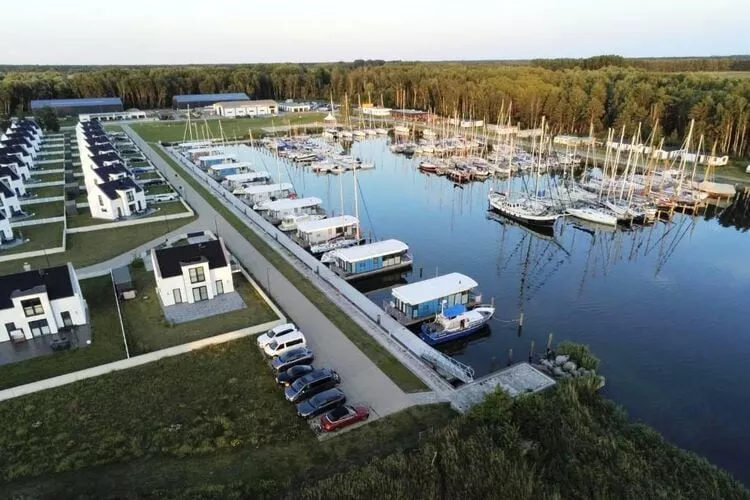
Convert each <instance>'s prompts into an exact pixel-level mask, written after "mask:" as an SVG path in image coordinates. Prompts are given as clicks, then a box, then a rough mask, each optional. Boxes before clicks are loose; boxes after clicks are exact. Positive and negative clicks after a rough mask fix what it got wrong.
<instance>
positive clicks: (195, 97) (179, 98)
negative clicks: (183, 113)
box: [172, 92, 250, 109]
mask: <svg viewBox="0 0 750 500" xmlns="http://www.w3.org/2000/svg"><path fill="white" fill-rule="evenodd" d="M247 100H250V97H248V95H247V94H245V93H244V92H234V93H226V94H184V95H176V96H173V97H172V107H173V108H175V109H186V108H187V107H188V106H190V107H191V108H203V107H205V106H212V105H214V104H216V103H217V102H227V101H247Z"/></svg>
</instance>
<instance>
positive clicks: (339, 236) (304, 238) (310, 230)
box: [293, 215, 361, 253]
mask: <svg viewBox="0 0 750 500" xmlns="http://www.w3.org/2000/svg"><path fill="white" fill-rule="evenodd" d="M360 234H361V231H360V227H359V219H357V218H356V217H354V216H351V215H340V216H338V217H331V218H329V219H322V220H316V221H305V222H300V223H299V224H297V234H296V235H295V236H294V238H293V239H294V241H296V242H297V244H298V245H300V246H301V247H302V248H311V247H319V246H321V245H322V244H325V243H329V242H333V241H344V240H346V241H351V242H352V245H354V244H356V243H357V242H358V241H359V240H360ZM333 248H334V247H332V248H331V249H333ZM321 253H322V252H321Z"/></svg>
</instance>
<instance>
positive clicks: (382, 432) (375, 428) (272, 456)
mask: <svg viewBox="0 0 750 500" xmlns="http://www.w3.org/2000/svg"><path fill="white" fill-rule="evenodd" d="M454 418H455V413H454V412H453V411H452V410H450V409H449V408H448V407H446V406H429V407H418V408H413V409H410V410H408V411H406V412H402V413H399V414H396V415H393V416H391V417H389V418H386V419H383V420H381V421H379V422H374V423H372V424H369V425H366V426H364V427H362V428H360V429H356V430H353V431H351V432H348V433H345V434H342V435H341V436H339V437H337V438H335V439H331V440H327V441H324V442H319V441H318V440H317V439H315V437H314V435H313V433H311V432H310V430H309V429H308V428H307V426H306V425H305V423H304V421H303V420H301V419H299V418H297V417H296V415H295V414H294V405H292V404H290V403H288V402H286V401H285V400H284V397H283V393H282V391H281V389H280V388H279V387H278V386H276V385H275V384H274V381H273V378H272V377H271V374H270V371H269V369H268V366H267V365H266V361H265V359H264V358H263V357H262V354H261V353H260V352H259V351H258V349H257V347H256V346H255V345H254V341H253V339H241V340H237V341H234V342H230V343H227V344H222V345H219V346H212V347H208V348H205V349H201V350H199V351H195V352H192V353H189V354H184V355H181V356H176V357H173V358H167V359H164V360H161V361H159V362H156V363H152V364H149V365H145V366H142V367H137V368H133V369H131V370H127V371H123V372H117V373H113V374H109V375H104V376H101V377H97V378H95V379H90V380H85V381H82V382H78V383H75V384H71V385H68V386H64V387H59V388H56V389H51V390H48V391H44V392H41V393H37V394H32V395H29V396H25V397H22V398H17V399H14V400H10V401H6V402H3V403H0V419H2V421H3V422H4V425H3V426H2V427H0V447H2V449H3V453H2V454H1V455H0V473H2V477H3V479H4V480H5V481H10V480H13V479H16V481H15V482H10V483H8V482H6V483H5V484H3V485H2V487H1V488H2V489H3V491H6V493H7V494H8V495H9V496H11V497H20V496H23V497H24V498H48V497H56V498H69V497H86V498H123V497H127V498H143V497H146V496H150V495H155V494H156V496H160V497H164V496H163V495H158V494H157V492H159V491H170V490H173V491H174V490H175V489H177V490H179V491H189V490H190V489H192V488H202V487H204V486H205V485H206V484H207V483H208V484H230V483H231V484H235V485H236V484H237V483H238V482H241V483H242V484H247V485H249V486H250V487H251V488H252V491H251V492H250V494H248V495H246V497H247V498H259V497H268V498H279V497H280V496H282V495H279V492H280V491H283V489H285V488H286V487H289V486H292V485H298V484H300V483H301V482H303V481H307V480H312V479H316V478H319V477H325V476H327V475H329V474H331V473H332V472H333V471H335V470H342V469H347V468H350V467H352V466H356V465H358V464H364V463H367V462H369V461H370V460H371V459H372V458H373V457H377V456H382V455H386V454H389V453H392V452H395V451H397V450H401V449H404V448H410V447H413V446H416V445H417V444H418V443H419V441H420V440H421V439H422V434H423V431H425V430H429V429H431V428H436V427H440V426H442V425H445V424H446V423H447V422H449V421H451V420H452V419H454ZM36 422H39V424H36V425H35V423H36ZM262 492H264V493H265V494H263V493H262ZM274 492H275V493H276V494H275V495H274ZM178 496H179V495H178ZM189 496H191V495H185V496H181V498H185V497H189ZM169 497H170V498H176V497H177V496H169ZM210 497H211V498H223V496H222V495H221V492H220V491H217V492H214V495H212V496H210ZM204 498H208V497H204Z"/></svg>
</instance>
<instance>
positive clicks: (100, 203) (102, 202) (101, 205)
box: [99, 195, 104, 207]
mask: <svg viewBox="0 0 750 500" xmlns="http://www.w3.org/2000/svg"><path fill="white" fill-rule="evenodd" d="M99 206H100V207H103V206H104V200H102V196H101V195H99Z"/></svg>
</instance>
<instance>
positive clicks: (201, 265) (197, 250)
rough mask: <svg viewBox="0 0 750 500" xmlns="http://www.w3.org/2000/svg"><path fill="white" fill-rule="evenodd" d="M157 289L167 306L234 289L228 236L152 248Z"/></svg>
mask: <svg viewBox="0 0 750 500" xmlns="http://www.w3.org/2000/svg"><path fill="white" fill-rule="evenodd" d="M151 262H152V264H153V267H154V277H155V278H156V291H157V293H158V294H159V298H160V299H161V302H162V304H164V306H172V305H175V304H182V303H188V304H192V303H194V302H200V301H203V300H211V299H213V298H214V297H216V296H217V295H221V294H223V293H230V292H233V291H234V283H233V282H232V268H231V265H230V262H229V254H228V252H227V249H226V247H225V246H224V240H223V239H221V238H219V239H218V240H212V241H208V242H202V243H195V244H193V245H183V246H177V247H170V248H162V249H160V250H152V251H151Z"/></svg>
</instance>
